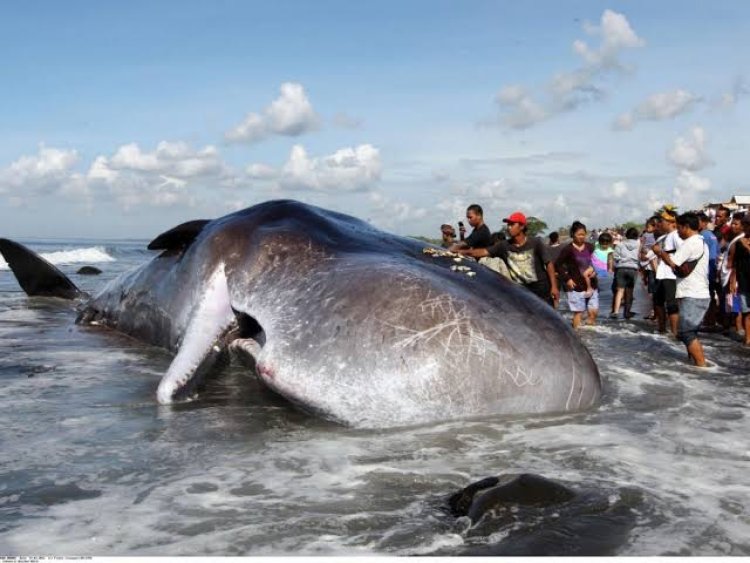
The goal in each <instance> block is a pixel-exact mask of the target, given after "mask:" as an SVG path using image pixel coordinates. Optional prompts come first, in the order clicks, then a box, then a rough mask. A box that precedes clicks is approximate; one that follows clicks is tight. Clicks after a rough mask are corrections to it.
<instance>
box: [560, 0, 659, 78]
mask: <svg viewBox="0 0 750 563" xmlns="http://www.w3.org/2000/svg"><path fill="white" fill-rule="evenodd" d="M584 30H585V31H586V33H588V34H589V35H599V36H601V38H602V41H601V45H600V46H599V49H597V50H592V49H591V48H590V47H589V46H588V44H587V43H585V42H584V41H581V40H577V41H575V42H574V43H573V49H574V51H575V52H576V53H578V54H579V55H580V56H581V57H582V58H583V60H584V61H585V62H586V64H587V65H588V66H590V67H617V66H620V61H619V55H620V53H621V52H622V51H623V50H625V49H633V48H636V47H642V46H643V45H645V41H644V40H643V39H641V38H640V37H638V35H637V34H636V33H635V31H634V30H633V28H632V27H630V22H628V20H627V18H626V17H625V16H624V15H622V14H618V13H617V12H613V11H612V10H604V13H603V14H602V17H601V21H600V24H599V26H595V25H592V24H590V23H585V24H584Z"/></svg>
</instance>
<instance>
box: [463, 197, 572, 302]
mask: <svg viewBox="0 0 750 563" xmlns="http://www.w3.org/2000/svg"><path fill="white" fill-rule="evenodd" d="M503 222H504V223H507V224H508V237H509V240H501V241H499V242H497V243H495V244H494V245H492V246H490V247H489V248H474V249H469V250H461V251H460V252H461V253H462V254H466V255H467V256H472V257H474V258H483V257H485V256H491V257H493V258H494V257H496V258H501V259H502V260H503V262H505V264H506V265H507V266H508V273H509V275H510V280H511V281H512V282H514V283H517V284H518V285H522V286H524V287H525V288H526V289H528V290H530V291H531V292H532V293H534V294H535V295H536V296H537V297H539V298H540V299H542V300H543V301H544V302H546V303H549V304H550V305H554V304H555V303H556V302H557V300H558V299H559V298H560V292H559V290H558V287H557V276H556V275H555V266H554V264H553V263H552V261H551V260H550V256H549V251H548V249H547V245H546V244H544V242H543V241H542V239H540V238H537V237H533V238H529V236H528V234H527V230H528V226H527V224H526V215H524V214H523V213H521V212H520V211H516V212H515V213H511V214H510V216H509V217H507V218H506V219H503Z"/></svg>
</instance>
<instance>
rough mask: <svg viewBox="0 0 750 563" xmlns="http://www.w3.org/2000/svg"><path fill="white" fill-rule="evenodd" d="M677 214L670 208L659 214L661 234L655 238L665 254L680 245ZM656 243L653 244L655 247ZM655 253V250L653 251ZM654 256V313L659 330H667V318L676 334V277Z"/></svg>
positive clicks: (675, 249) (671, 252)
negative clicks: (655, 259)
mask: <svg viewBox="0 0 750 563" xmlns="http://www.w3.org/2000/svg"><path fill="white" fill-rule="evenodd" d="M676 221H677V214H676V213H675V212H674V211H673V210H672V209H664V210H663V211H662V212H661V213H660V214H659V222H658V224H657V228H658V229H659V232H660V233H661V236H660V237H659V238H658V239H656V245H658V248H659V249H660V250H662V251H663V252H665V253H666V254H667V255H669V254H673V253H674V252H676V251H677V249H678V248H679V247H680V246H682V239H681V238H680V235H679V234H678V233H677V223H676ZM656 245H654V246H655V247H656ZM654 254H656V251H654ZM656 257H657V258H658V260H657V265H656V287H655V288H654V314H655V315H656V322H657V326H658V327H659V332H666V331H667V318H669V328H670V329H671V331H672V334H674V335H675V336H677V322H678V320H679V318H680V309H679V306H678V305H677V297H676V290H677V279H676V277H675V275H674V272H673V271H672V268H670V267H669V266H668V265H667V264H666V263H665V262H664V260H663V259H660V256H659V255H658V254H657V255H656Z"/></svg>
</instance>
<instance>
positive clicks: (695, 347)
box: [687, 338, 706, 368]
mask: <svg viewBox="0 0 750 563" xmlns="http://www.w3.org/2000/svg"><path fill="white" fill-rule="evenodd" d="M687 351H688V355H689V356H690V357H691V358H692V360H693V363H694V364H695V365H696V366H697V367H699V368H704V367H706V357H705V356H704V355H703V345H702V344H701V341H700V340H698V339H697V338H696V339H695V340H693V341H692V342H691V343H690V344H688V347H687Z"/></svg>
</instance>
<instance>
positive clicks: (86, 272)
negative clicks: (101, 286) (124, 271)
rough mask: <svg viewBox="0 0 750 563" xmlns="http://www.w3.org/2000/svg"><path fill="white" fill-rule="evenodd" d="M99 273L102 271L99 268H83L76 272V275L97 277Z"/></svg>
mask: <svg viewBox="0 0 750 563" xmlns="http://www.w3.org/2000/svg"><path fill="white" fill-rule="evenodd" d="M101 273H102V271H101V270H100V269H99V268H95V267H94V266H83V267H81V268H79V269H78V271H77V272H76V274H80V275H82V276H98V275H99V274H101Z"/></svg>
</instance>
